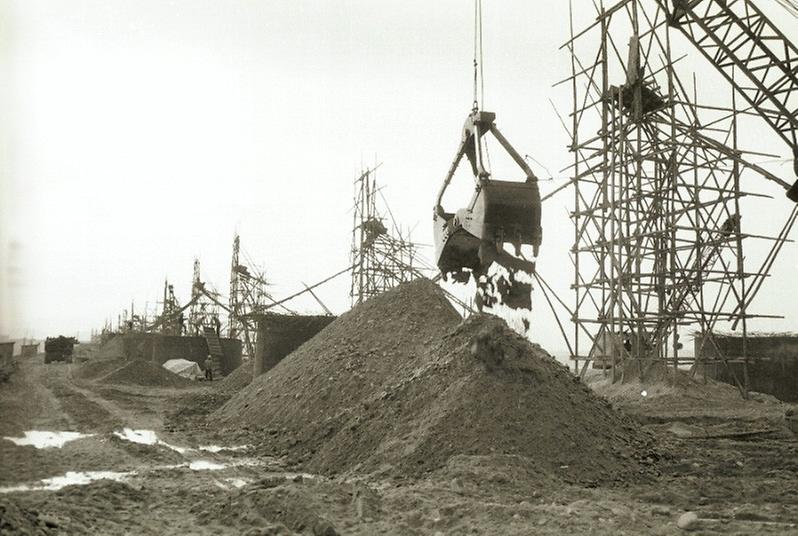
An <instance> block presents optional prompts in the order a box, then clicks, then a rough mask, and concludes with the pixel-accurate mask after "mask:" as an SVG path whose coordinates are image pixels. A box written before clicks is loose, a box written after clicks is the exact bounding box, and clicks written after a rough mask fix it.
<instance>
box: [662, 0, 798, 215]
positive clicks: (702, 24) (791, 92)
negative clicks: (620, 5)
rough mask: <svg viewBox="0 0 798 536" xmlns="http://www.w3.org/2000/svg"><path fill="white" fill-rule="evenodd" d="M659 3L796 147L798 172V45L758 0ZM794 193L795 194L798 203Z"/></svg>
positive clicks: (705, 54)
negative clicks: (771, 17) (771, 18)
mask: <svg viewBox="0 0 798 536" xmlns="http://www.w3.org/2000/svg"><path fill="white" fill-rule="evenodd" d="M657 3H658V4H659V6H660V8H661V9H663V10H666V11H667V12H668V22H669V24H671V25H672V26H674V27H676V28H678V29H679V30H681V32H682V34H684V36H685V37H686V38H687V39H688V41H690V42H691V43H693V45H695V47H696V49H697V50H699V51H700V52H701V54H702V55H703V56H704V57H705V58H706V59H707V60H709V61H710V63H712V65H714V66H715V67H717V69H718V71H719V72H720V73H721V74H722V75H723V77H724V78H726V80H727V81H728V82H729V83H731V84H732V85H733V86H734V87H735V88H736V89H737V90H738V91H739V94H740V95H742V97H743V98H744V99H745V101H746V102H747V103H748V104H749V105H750V106H751V107H752V108H753V109H754V110H756V112H757V113H758V114H759V115H760V116H761V117H762V119H764V120H765V121H766V122H767V123H768V124H769V125H770V126H771V127H772V128H773V130H774V131H775V132H776V133H777V134H778V135H779V136H780V137H781V138H782V139H783V140H784V141H785V142H786V143H787V145H789V146H790V149H792V152H793V157H794V159H795V160H794V167H795V174H796V175H798V70H796V67H795V66H796V64H798V48H796V46H795V45H794V44H793V43H792V42H791V41H790V40H789V39H787V37H786V36H785V35H784V34H783V33H782V32H781V30H779V29H778V28H777V27H776V25H775V24H773V22H772V21H771V20H770V19H769V18H768V17H767V16H765V14H764V13H762V11H761V10H760V9H759V8H758V7H757V6H756V4H754V2H753V1H752V0H724V1H718V0H697V1H696V0H692V1H684V0H670V3H671V5H672V7H670V9H669V6H668V0H657ZM735 73H742V74H743V76H745V78H746V80H747V82H748V83H747V84H744V83H742V81H740V80H739V78H737V77H735ZM787 188H789V185H787ZM793 192H794V193H793V194H792V195H791V199H792V200H793V201H796V202H798V197H796V196H798V192H795V189H794V190H793Z"/></svg>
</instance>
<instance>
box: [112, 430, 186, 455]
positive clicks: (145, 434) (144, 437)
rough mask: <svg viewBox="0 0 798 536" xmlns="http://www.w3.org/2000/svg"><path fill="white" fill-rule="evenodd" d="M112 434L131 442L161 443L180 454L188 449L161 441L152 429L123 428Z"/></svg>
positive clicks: (141, 443)
mask: <svg viewBox="0 0 798 536" xmlns="http://www.w3.org/2000/svg"><path fill="white" fill-rule="evenodd" d="M114 435H115V436H117V437H120V438H122V439H124V440H126V441H130V442H131V443H138V444H140V445H162V446H164V447H166V448H168V449H172V450H173V451H175V452H177V453H180V454H185V453H186V452H188V451H189V450H190V449H187V448H184V447H176V446H174V445H170V444H169V443H167V442H166V441H161V440H160V439H158V434H156V433H155V432H153V431H152V430H133V429H132V428H124V429H122V431H121V432H114Z"/></svg>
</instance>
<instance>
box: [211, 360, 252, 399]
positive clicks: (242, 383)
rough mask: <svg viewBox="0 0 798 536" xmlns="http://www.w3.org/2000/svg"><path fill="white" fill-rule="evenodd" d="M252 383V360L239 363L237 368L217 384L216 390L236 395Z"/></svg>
mask: <svg viewBox="0 0 798 536" xmlns="http://www.w3.org/2000/svg"><path fill="white" fill-rule="evenodd" d="M251 381H252V360H249V361H245V362H243V363H241V364H240V365H239V366H238V368H236V369H235V370H234V371H233V372H231V373H230V374H228V375H227V376H225V378H224V379H223V380H222V381H221V382H219V386H218V389H219V390H220V391H224V392H229V393H237V392H238V391H240V390H241V389H243V388H244V387H246V386H247V385H249V383H250V382H251Z"/></svg>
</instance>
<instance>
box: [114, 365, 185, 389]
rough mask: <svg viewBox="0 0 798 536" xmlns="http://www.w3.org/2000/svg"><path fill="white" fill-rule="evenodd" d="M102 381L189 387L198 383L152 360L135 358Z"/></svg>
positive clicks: (148, 385)
mask: <svg viewBox="0 0 798 536" xmlns="http://www.w3.org/2000/svg"><path fill="white" fill-rule="evenodd" d="M99 381H100V382H102V383H113V384H121V385H143V386H146V387H187V386H190V385H196V384H195V383H194V382H192V381H191V380H187V379H186V378H183V377H181V376H178V375H177V374H175V373H173V372H170V371H168V370H166V369H165V368H163V367H162V366H160V365H158V364H156V363H153V362H152V361H143V360H140V359H134V360H132V361H129V362H127V363H126V364H125V365H123V366H122V367H120V368H118V369H116V370H114V371H113V372H111V373H109V374H106V375H105V376H103V377H101V378H100V380H99Z"/></svg>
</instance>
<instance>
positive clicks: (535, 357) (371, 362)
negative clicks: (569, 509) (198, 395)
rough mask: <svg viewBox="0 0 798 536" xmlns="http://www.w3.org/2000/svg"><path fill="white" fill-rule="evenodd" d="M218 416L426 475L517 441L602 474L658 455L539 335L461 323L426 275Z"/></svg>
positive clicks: (485, 321)
mask: <svg viewBox="0 0 798 536" xmlns="http://www.w3.org/2000/svg"><path fill="white" fill-rule="evenodd" d="M213 418H214V419H215V421H216V422H218V423H221V424H222V425H226V426H228V427H233V428H235V427H239V428H241V427H247V426H248V427H250V428H260V429H263V430H264V431H265V432H266V433H269V434H271V436H272V437H273V439H272V440H271V443H272V445H273V446H274V448H275V449H280V448H283V449H285V450H286V451H287V452H288V453H289V454H292V455H293V456H294V459H298V461H302V462H305V464H306V466H307V468H308V469H309V470H311V471H318V472H322V473H336V472H341V471H348V470H353V469H357V470H365V471H386V472H399V473H400V474H405V475H420V474H424V473H428V472H431V471H434V470H437V469H440V468H442V467H444V466H445V465H446V464H447V462H448V460H449V459H450V458H452V457H453V456H457V455H468V456H484V455H501V456H507V455H510V456H519V457H524V458H527V459H529V460H533V461H534V464H535V465H536V466H538V467H540V468H541V471H542V472H546V473H553V474H557V475H558V476H560V477H562V478H564V479H566V480H570V481H579V482H595V481H600V480H613V479H617V478H623V477H624V476H625V475H628V474H632V473H634V474H637V473H638V472H639V471H641V470H642V468H643V465H645V463H648V462H643V463H641V460H645V459H646V458H648V460H649V461H652V460H651V458H650V456H655V455H654V454H652V453H651V451H650V450H649V439H648V436H647V435H646V434H644V433H643V432H641V431H640V430H639V429H638V427H637V425H636V424H635V423H634V422H633V421H631V420H630V419H628V418H625V417H624V416H622V415H621V414H619V413H617V412H615V411H614V410H613V409H612V408H611V407H610V405H609V404H608V403H607V402H605V401H603V400H602V399H599V398H598V397H596V396H595V395H594V394H593V393H592V392H591V391H590V390H589V389H588V388H587V387H585V386H584V385H583V384H582V383H581V382H579V381H578V380H577V379H575V378H574V377H573V376H572V375H571V374H570V373H569V372H568V371H567V369H565V367H563V366H561V365H559V364H558V363H557V362H556V361H555V360H554V359H553V358H552V357H550V356H549V355H548V354H547V353H546V352H545V351H543V350H542V349H541V348H540V347H539V346H536V345H532V344H530V343H529V342H528V341H526V340H525V339H523V338H522V337H520V336H518V335H516V334H515V333H514V332H512V330H510V329H509V328H508V327H507V325H506V324H505V323H504V322H503V321H502V320H500V319H498V318H496V317H492V316H487V315H478V316H474V317H471V318H469V319H468V320H467V321H465V322H462V323H460V322H459V316H458V315H457V313H456V312H455V311H454V309H453V308H452V307H451V305H450V304H449V303H448V301H447V300H446V298H445V297H444V295H443V293H442V291H441V290H440V289H439V288H438V287H437V286H435V285H434V284H433V283H431V282H429V281H426V280H424V281H415V282H412V283H409V284H405V285H402V286H400V287H398V288H396V289H393V290H392V291H390V292H387V293H385V294H383V295H381V296H378V297H376V298H373V299H371V300H369V301H368V302H366V303H365V304H363V305H361V306H358V307H356V308H354V309H353V310H352V311H350V312H349V313H347V314H345V315H343V316H342V317H340V318H339V319H338V320H336V321H335V322H333V323H332V324H330V325H329V326H328V327H327V328H325V330H323V331H322V332H321V333H319V335H317V336H316V337H315V338H313V339H311V340H310V341H309V342H308V343H306V344H305V345H304V346H302V347H301V348H300V349H299V350H297V351H296V352H294V353H293V354H291V355H290V356H288V357H287V358H286V359H285V360H283V361H282V362H281V363H280V364H279V365H278V366H277V367H275V368H274V369H272V370H271V371H269V372H268V373H267V374H264V375H263V376H261V377H259V378H257V379H255V380H254V381H253V382H252V383H251V384H250V385H249V387H247V388H245V389H244V390H243V391H241V392H240V393H239V394H238V395H237V396H235V397H233V398H232V399H231V400H230V402H228V403H227V404H226V405H225V406H223V407H222V408H221V409H220V410H218V411H217V412H216V413H215V414H214V415H213Z"/></svg>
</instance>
